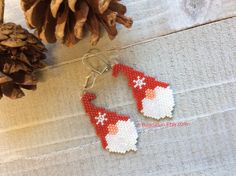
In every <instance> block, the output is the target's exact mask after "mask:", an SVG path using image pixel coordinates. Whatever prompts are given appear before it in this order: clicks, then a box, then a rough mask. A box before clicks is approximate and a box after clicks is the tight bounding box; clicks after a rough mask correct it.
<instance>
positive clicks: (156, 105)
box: [141, 87, 175, 119]
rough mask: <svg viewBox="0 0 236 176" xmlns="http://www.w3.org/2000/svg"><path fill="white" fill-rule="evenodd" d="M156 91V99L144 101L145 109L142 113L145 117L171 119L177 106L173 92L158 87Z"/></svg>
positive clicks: (145, 99)
mask: <svg viewBox="0 0 236 176" xmlns="http://www.w3.org/2000/svg"><path fill="white" fill-rule="evenodd" d="M154 91H155V94H156V96H155V98H154V99H147V98H144V99H143V100H142V105H143V109H142V110H141V112H142V113H143V115H144V116H147V117H151V118H154V119H161V118H165V117H170V118H171V117H172V111H173V109H174V106H175V103H174V97H173V91H172V90H171V89H170V87H167V88H163V87H156V88H155V89H154Z"/></svg>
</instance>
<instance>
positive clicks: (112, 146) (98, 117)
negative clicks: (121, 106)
mask: <svg viewBox="0 0 236 176" xmlns="http://www.w3.org/2000/svg"><path fill="white" fill-rule="evenodd" d="M84 58H87V57H84ZM102 61H103V62H104V63H105V65H106V66H105V67H104V69H103V70H102V71H99V70H96V69H95V68H94V67H91V66H90V68H91V70H92V71H91V73H90V75H89V76H88V77H87V80H86V84H85V87H84V88H85V91H83V95H82V98H81V101H82V104H83V106H84V109H85V112H86V113H87V115H88V116H89V117H90V121H91V123H92V124H93V126H94V127H95V129H96V134H97V136H98V137H99V138H100V140H101V143H102V146H103V148H104V149H107V150H108V151H109V152H117V153H126V152H128V151H130V150H133V151H136V150H137V147H136V144H137V139H138V134H137V130H136V127H135V124H134V122H132V121H131V120H130V118H129V116H127V115H119V114H117V113H116V112H111V111H108V110H106V109H104V108H102V107H96V106H95V105H93V104H92V103H91V101H92V100H94V99H96V95H95V94H93V93H91V92H88V91H87V90H88V89H90V88H92V87H93V85H94V83H95V80H96V78H97V76H98V75H102V74H103V73H105V72H107V71H109V70H112V75H113V76H114V77H117V76H118V73H119V72H123V73H124V74H125V76H127V78H128V85H129V87H131V88H132V92H133V96H134V98H135V100H136V105H137V109H138V111H139V112H140V113H141V114H143V115H144V116H146V117H151V118H154V119H158V120H159V119H161V118H165V117H172V111H173V108H174V98H173V91H172V90H171V89H170V87H169V84H168V83H164V82H160V81H158V80H156V79H155V78H153V77H150V76H147V75H145V74H144V73H143V72H140V71H137V70H135V69H133V68H131V67H129V66H126V65H124V64H114V65H113V66H111V65H109V64H108V63H107V62H106V61H104V60H102ZM83 63H85V61H84V59H83ZM90 79H92V84H91V85H90V86H88V84H89V80H90Z"/></svg>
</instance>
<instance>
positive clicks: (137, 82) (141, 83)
mask: <svg viewBox="0 0 236 176" xmlns="http://www.w3.org/2000/svg"><path fill="white" fill-rule="evenodd" d="M144 80H145V78H142V79H140V76H138V77H137V80H133V82H134V83H135V85H134V88H136V87H139V89H142V86H145V85H146V83H145V82H144Z"/></svg>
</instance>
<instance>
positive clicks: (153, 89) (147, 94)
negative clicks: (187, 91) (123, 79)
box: [112, 64, 175, 119]
mask: <svg viewBox="0 0 236 176" xmlns="http://www.w3.org/2000/svg"><path fill="white" fill-rule="evenodd" d="M112 70H113V73H112V74H113V76H115V77H117V75H118V72H123V73H124V74H125V76H127V77H128V85H129V86H130V87H131V88H132V91H133V95H134V97H135V100H136V103H137V108H138V111H139V112H141V113H142V114H143V115H144V116H146V117H151V118H154V119H161V118H165V117H170V118H171V117H172V111H173V109H174V106H175V103H174V97H173V91H172V90H171V89H170V86H169V84H168V83H164V82H160V81H158V80H156V79H155V78H153V77H151V76H147V75H145V74H144V73H143V72H140V71H137V70H134V69H133V68H131V67H129V66H126V65H124V64H115V65H114V66H113V67H112Z"/></svg>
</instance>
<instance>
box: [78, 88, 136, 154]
mask: <svg viewBox="0 0 236 176" xmlns="http://www.w3.org/2000/svg"><path fill="white" fill-rule="evenodd" d="M94 99H96V95H95V94H92V93H88V92H87V93H85V94H84V95H83V96H82V99H81V101H82V104H83V106H84V109H85V112H86V113H87V114H88V116H89V117H90V121H91V123H92V124H93V126H94V127H95V129H96V134H97V136H98V137H99V138H100V140H101V143H102V146H103V148H104V149H107V150H109V151H110V152H117V153H125V152H128V151H130V150H133V151H136V150H137V148H136V143H137V139H138V134H137V130H136V128H135V125H134V122H132V121H131V120H130V119H129V117H128V116H123V115H118V114H117V113H115V112H110V111H108V110H106V109H104V108H101V107H96V106H94V105H93V104H92V103H91V101H92V100H94Z"/></svg>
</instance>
